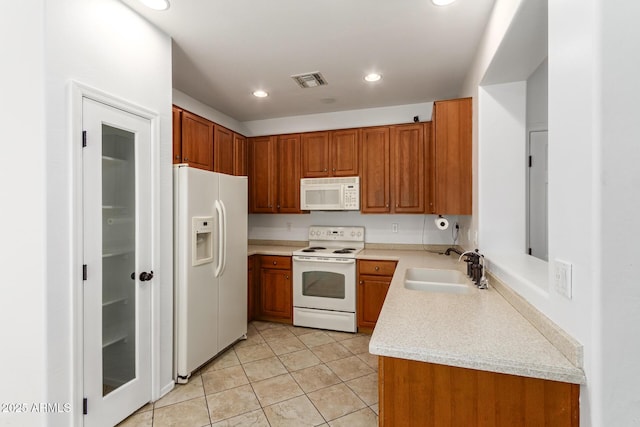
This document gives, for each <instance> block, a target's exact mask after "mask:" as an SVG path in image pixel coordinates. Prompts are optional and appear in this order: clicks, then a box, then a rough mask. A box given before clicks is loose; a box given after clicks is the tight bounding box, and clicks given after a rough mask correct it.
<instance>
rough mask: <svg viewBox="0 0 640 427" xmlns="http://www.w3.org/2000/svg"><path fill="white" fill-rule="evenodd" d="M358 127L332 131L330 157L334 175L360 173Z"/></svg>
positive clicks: (354, 174)
mask: <svg viewBox="0 0 640 427" xmlns="http://www.w3.org/2000/svg"><path fill="white" fill-rule="evenodd" d="M358 140H359V132H358V129H346V130H336V131H332V132H331V133H330V144H329V149H330V153H329V158H330V159H331V162H330V167H331V175H332V176H357V175H358Z"/></svg>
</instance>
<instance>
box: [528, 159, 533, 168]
mask: <svg viewBox="0 0 640 427" xmlns="http://www.w3.org/2000/svg"><path fill="white" fill-rule="evenodd" d="M531 165H533V156H529V167H531Z"/></svg>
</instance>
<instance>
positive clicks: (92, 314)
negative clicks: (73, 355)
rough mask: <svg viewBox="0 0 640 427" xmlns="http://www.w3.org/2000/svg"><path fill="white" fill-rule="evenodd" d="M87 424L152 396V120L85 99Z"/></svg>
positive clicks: (112, 417) (117, 416)
mask: <svg viewBox="0 0 640 427" xmlns="http://www.w3.org/2000/svg"><path fill="white" fill-rule="evenodd" d="M82 123H83V129H84V130H85V132H86V141H87V145H86V147H84V148H83V152H82V153H83V162H82V163H83V214H84V218H83V237H84V264H85V265H86V273H87V274H86V280H85V282H84V395H85V397H86V398H87V414H86V416H85V425H90V426H103V425H104V426H112V425H114V424H117V423H118V422H119V421H121V420H122V419H124V418H126V417H127V416H128V415H129V414H131V413H133V412H134V411H135V410H136V409H137V408H139V407H140V406H142V405H144V404H145V403H146V402H148V401H149V400H150V398H151V337H150V333H151V324H150V323H151V291H150V287H151V286H152V283H153V280H152V279H153V272H152V265H151V263H152V254H151V225H152V221H151V179H150V176H151V166H150V147H151V145H150V138H151V122H150V121H149V120H148V119H145V118H142V117H139V116H137V115H135V114H131V113H128V112H125V111H123V110H120V109H117V108H113V107H110V106H107V105H105V104H102V103H99V102H96V101H93V100H90V99H87V98H84V99H83V120H82Z"/></svg>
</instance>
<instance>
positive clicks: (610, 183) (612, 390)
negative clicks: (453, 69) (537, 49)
mask: <svg viewBox="0 0 640 427" xmlns="http://www.w3.org/2000/svg"><path fill="white" fill-rule="evenodd" d="M528 1H530V0H522V2H521V3H527V2H528ZM512 6H513V3H512V2H509V1H503V0H498V2H497V4H496V10H495V11H494V15H496V14H498V11H500V10H507V9H508V10H510V11H513V12H515V13H512V14H511V16H512V17H511V19H510V17H509V14H503V17H502V19H501V20H500V21H502V22H492V23H491V24H490V26H489V28H488V30H487V36H486V37H485V39H484V41H483V45H482V47H481V49H480V50H479V54H478V57H477V59H476V62H475V65H474V67H473V68H472V70H471V71H470V73H469V76H468V79H467V84H466V86H465V91H466V92H465V93H463V95H472V96H476V94H478V92H479V93H480V96H479V101H478V102H479V103H480V108H481V110H480V113H479V115H476V116H474V126H476V130H478V129H479V132H476V134H477V135H478V136H477V138H476V139H475V140H474V150H476V151H475V153H476V154H477V150H480V153H481V155H480V156H478V157H476V164H475V175H474V182H476V183H477V186H478V187H477V188H478V191H479V192H480V203H479V206H480V208H479V207H478V205H474V219H473V226H474V227H478V224H479V227H480V230H481V232H482V234H481V241H480V244H481V249H482V248H483V246H484V244H485V238H488V239H489V242H491V239H492V238H493V236H492V235H487V234H486V233H487V232H489V230H487V231H486V232H485V230H483V229H482V227H483V225H484V224H485V222H484V221H485V219H484V218H483V216H482V212H483V210H482V205H483V204H485V203H490V202H492V201H493V202H500V201H504V200H508V199H510V198H511V197H514V196H515V197H517V196H518V195H517V194H516V190H511V192H506V193H505V194H503V195H502V198H501V199H498V198H494V199H493V200H491V198H489V199H488V200H487V198H485V197H484V196H485V195H486V194H489V193H487V192H486V191H485V190H486V189H485V186H488V185H490V184H495V183H492V182H491V181H485V180H484V179H483V177H484V169H485V168H492V167H496V166H497V164H496V163H495V162H493V161H492V160H491V159H490V158H487V156H485V154H484V147H485V146H486V144H493V143H494V141H486V140H485V134H484V130H483V128H484V126H485V123H486V121H485V116H486V114H487V113H488V114H489V119H493V118H495V117H494V116H493V115H492V114H491V111H486V110H483V109H482V107H483V99H484V98H485V97H486V93H485V92H486V91H485V89H487V88H486V87H484V88H480V85H481V84H482V83H481V81H482V78H483V75H484V73H485V71H486V70H487V68H488V67H489V66H490V64H491V52H492V51H493V52H495V51H497V49H499V47H500V44H501V41H500V38H499V37H496V34H498V33H501V32H503V33H505V34H506V32H504V31H503V30H504V29H505V22H504V21H503V20H504V19H506V20H507V21H506V22H507V23H508V22H513V21H514V18H515V17H516V15H517V8H516V9H512ZM638 17H640V7H639V5H638V4H637V3H634V2H625V1H614V2H611V1H609V0H606V1H605V0H589V1H584V0H566V1H563V2H549V13H548V19H549V38H548V58H549V59H548V79H549V80H548V85H549V92H548V97H549V99H548V107H549V110H548V128H549V258H550V263H549V265H548V266H547V268H546V279H547V281H548V282H549V283H552V279H553V260H554V259H562V260H566V261H569V262H571V263H572V264H573V272H572V273H573V274H572V280H573V296H572V299H567V298H565V297H564V296H561V295H559V294H557V293H556V292H555V291H554V290H553V288H552V287H551V289H549V292H548V293H546V295H545V293H543V292H535V289H534V288H532V287H527V286H526V283H521V284H520V285H524V286H519V285H518V283H517V280H516V281H515V282H516V285H515V288H516V289H517V290H518V292H520V293H521V294H522V295H523V296H524V297H525V298H526V299H528V300H529V301H530V302H531V303H533V304H534V305H535V306H536V307H537V308H538V309H540V310H541V311H542V312H543V313H545V314H546V315H547V316H548V317H549V318H551V319H552V320H553V321H554V322H556V323H557V324H558V325H559V326H560V327H562V328H563V329H565V330H566V331H567V332H569V333H570V334H571V335H572V336H573V337H575V338H576V339H577V340H578V341H580V342H581V343H582V344H583V345H584V351H585V360H584V370H585V373H586V377H587V385H586V386H583V387H582V388H581V402H580V404H581V417H580V418H581V424H582V425H586V426H591V425H593V426H613V425H640V405H638V396H640V382H638V378H640V368H639V367H638V364H637V360H640V342H639V341H638V340H637V339H636V336H635V335H634V332H633V330H634V329H633V327H632V326H630V325H635V324H638V322H640V310H638V306H639V304H640V286H638V279H637V277H638V276H637V265H638V263H637V261H636V260H635V257H634V255H633V247H632V245H633V244H634V243H635V241H637V238H634V236H638V235H640V226H639V225H638V222H637V220H636V218H637V214H638V212H639V211H640V192H638V191H637V189H636V188H635V186H637V183H638V182H640V172H639V169H638V167H637V165H638V162H639V161H640V148H639V145H638V143H637V136H636V135H637V133H636V129H635V125H634V123H635V122H636V121H637V117H638V116H639V115H640V107H639V106H638V103H637V99H638V96H639V95H640V84H639V83H638V79H637V69H638V66H639V65H640V57H639V53H638V51H637V49H632V48H630V45H629V41H630V40H638V39H640V29H639V28H638V26H637V25H636V22H637V19H638ZM509 19H510V20H509ZM478 171H480V172H478ZM511 178H515V179H519V177H517V176H514V177H509V179H511ZM488 191H489V192H490V191H492V190H488ZM523 192H524V189H523ZM475 200H477V199H475ZM490 261H491V260H490ZM511 261H512V260H507V264H509V266H508V268H507V269H510V270H511V272H512V273H513V275H515V276H518V275H519V274H522V273H523V270H526V269H527V268H530V266H528V265H523V264H522V263H520V264H519V263H518V262H511ZM542 264H544V263H542ZM493 267H496V268H497V270H498V271H499V272H501V273H503V272H504V271H503V270H504V268H501V267H503V266H502V265H498V266H493V265H492V268H493ZM525 273H526V272H525ZM518 286H519V287H518Z"/></svg>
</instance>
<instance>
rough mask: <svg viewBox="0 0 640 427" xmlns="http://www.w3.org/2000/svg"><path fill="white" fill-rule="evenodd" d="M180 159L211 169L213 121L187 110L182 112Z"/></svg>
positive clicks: (196, 166)
mask: <svg viewBox="0 0 640 427" xmlns="http://www.w3.org/2000/svg"><path fill="white" fill-rule="evenodd" d="M182 161H183V162H184V163H189V166H192V167H194V168H200V169H206V170H213V122H210V121H209V120H206V119H203V118H202V117H199V116H196V115H195V114H191V113H189V112H187V111H183V112H182Z"/></svg>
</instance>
